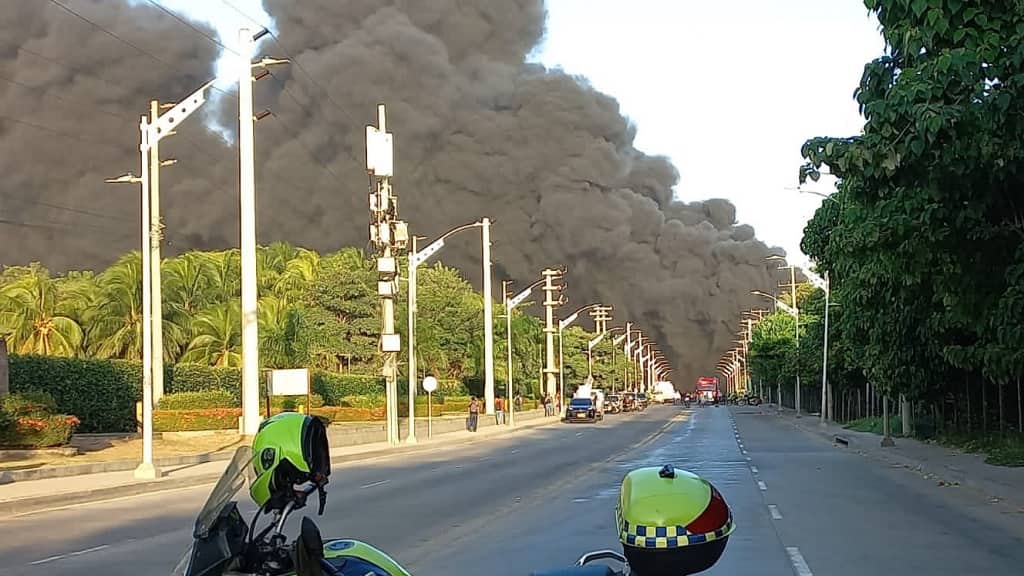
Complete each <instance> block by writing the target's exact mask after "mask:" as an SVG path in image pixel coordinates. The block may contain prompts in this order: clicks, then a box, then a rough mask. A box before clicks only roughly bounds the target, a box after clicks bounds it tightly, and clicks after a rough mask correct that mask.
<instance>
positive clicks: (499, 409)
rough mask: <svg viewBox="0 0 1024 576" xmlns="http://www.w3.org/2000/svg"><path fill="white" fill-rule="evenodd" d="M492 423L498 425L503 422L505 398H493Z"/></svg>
mask: <svg viewBox="0 0 1024 576" xmlns="http://www.w3.org/2000/svg"><path fill="white" fill-rule="evenodd" d="M494 423H495V424H497V425H498V426H501V425H502V424H504V423H505V399H504V398H502V397H500V396H499V397H497V398H495V399H494Z"/></svg>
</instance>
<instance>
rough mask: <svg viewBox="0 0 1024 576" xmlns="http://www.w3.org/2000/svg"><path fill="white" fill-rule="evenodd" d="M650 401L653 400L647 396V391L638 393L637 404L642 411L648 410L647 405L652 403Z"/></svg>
mask: <svg viewBox="0 0 1024 576" xmlns="http://www.w3.org/2000/svg"><path fill="white" fill-rule="evenodd" d="M650 403H651V401H650V399H649V398H648V397H647V394H646V393H645V392H637V393H636V404H637V406H638V407H639V409H640V410H641V411H644V410H647V407H648V406H649V405H650Z"/></svg>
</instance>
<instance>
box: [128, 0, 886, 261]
mask: <svg viewBox="0 0 1024 576" xmlns="http://www.w3.org/2000/svg"><path fill="white" fill-rule="evenodd" d="M134 1H141V0H134ZM231 1H232V3H233V4H234V5H236V6H237V7H238V8H239V9H240V10H242V11H244V12H246V13H247V14H249V15H251V16H252V17H253V18H255V19H256V20H259V21H260V22H264V23H271V19H270V17H269V16H268V15H267V14H266V12H264V10H263V7H262V2H261V1H260V0H231ZM161 2H162V3H163V4H164V5H165V6H167V7H168V8H171V9H174V10H181V11H183V12H187V13H188V14H190V15H191V16H192V17H193V18H196V19H197V20H203V21H206V22H209V23H210V24H211V25H212V26H213V27H215V28H216V29H217V30H218V32H219V33H220V36H221V40H222V41H223V42H224V43H225V44H226V45H228V46H233V45H234V44H235V43H236V35H237V30H238V28H239V27H240V26H243V25H244V26H252V25H253V24H252V22H250V21H248V20H246V19H244V18H243V17H241V16H240V15H239V14H238V13H236V12H235V11H233V10H231V9H230V8H228V7H227V6H226V5H225V4H224V3H223V2H213V1H209V0H161ZM547 3H548V12H549V20H548V26H547V38H546V40H545V43H544V45H543V46H541V47H539V48H538V50H537V51H536V54H535V58H536V59H537V60H538V61H540V62H543V63H544V64H545V65H547V66H550V67H560V68H563V69H564V70H566V71H567V72H570V73H573V74H579V75H583V76H586V77H587V78H589V79H590V81H591V83H592V84H593V85H594V86H595V87H597V88H598V89H600V90H601V91H603V92H606V93H608V94H611V95H613V96H615V97H616V98H618V99H619V101H620V103H621V104H622V108H623V110H624V111H625V113H626V114H627V115H628V116H629V117H630V118H631V119H632V120H633V121H634V122H635V123H636V125H637V128H638V137H637V146H638V147H639V148H640V149H641V150H644V151H645V152H648V153H651V154H663V155H666V156H668V157H670V158H671V159H672V160H673V161H674V163H675V164H676V166H677V167H678V169H679V171H680V173H681V175H682V177H681V181H680V184H679V186H678V187H677V188H676V196H677V197H678V198H679V199H681V200H686V201H689V200H696V199H704V198H711V197H724V198H728V199H730V200H732V201H733V203H735V204H736V206H737V218H738V219H739V220H740V221H741V222H744V223H748V224H751V225H753V226H754V227H755V229H756V230H757V234H758V237H760V238H761V239H762V240H764V241H765V242H766V243H768V244H769V245H778V246H782V247H783V248H785V249H786V251H787V252H788V253H789V254H790V256H791V257H793V258H792V259H793V260H796V261H799V262H801V263H802V262H804V261H805V260H804V258H803V257H802V256H798V255H799V245H800V236H801V234H802V231H803V226H804V223H805V222H806V221H807V219H808V218H810V216H811V215H812V214H813V213H814V210H815V208H817V206H818V204H819V203H820V202H821V201H822V199H821V198H820V197H817V196H812V195H809V194H799V193H797V192H795V191H792V190H786V187H794V186H796V185H797V178H796V175H797V169H798V168H799V166H800V163H801V158H800V145H801V144H802V143H803V142H804V140H806V139H807V138H808V137H812V136H822V135H830V136H831V135H835V136H839V135H851V134H856V133H857V132H859V130H860V128H861V125H862V119H861V118H860V116H859V114H858V112H857V106H856V103H855V102H854V101H853V90H854V88H855V87H856V85H857V81H858V80H859V78H860V74H861V70H862V68H863V66H864V64H865V63H866V62H867V61H869V60H871V59H872V58H874V57H876V56H878V55H880V54H881V53H882V47H883V43H882V39H881V36H880V35H879V33H878V27H877V22H876V21H875V20H874V18H873V17H869V15H868V13H867V10H866V9H865V8H864V4H863V2H862V0H771V1H766V0H714V1H710V2H709V1H702V2H696V1H693V0H630V1H629V2H623V1H622V0H547ZM221 64H224V62H223V60H222V62H221ZM807 188H808V189H811V190H817V191H822V192H828V191H830V190H831V185H830V184H828V183H824V182H822V183H818V184H812V185H809V186H808V187H807Z"/></svg>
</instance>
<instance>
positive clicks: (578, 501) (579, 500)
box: [572, 498, 590, 504]
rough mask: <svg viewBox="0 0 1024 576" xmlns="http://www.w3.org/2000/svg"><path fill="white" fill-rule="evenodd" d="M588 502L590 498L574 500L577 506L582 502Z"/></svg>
mask: <svg viewBox="0 0 1024 576" xmlns="http://www.w3.org/2000/svg"><path fill="white" fill-rule="evenodd" d="M587 500H590V498H573V499H572V501H573V503H575V504H579V503H581V502H586V501H587Z"/></svg>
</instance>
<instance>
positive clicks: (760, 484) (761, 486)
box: [757, 480, 768, 492]
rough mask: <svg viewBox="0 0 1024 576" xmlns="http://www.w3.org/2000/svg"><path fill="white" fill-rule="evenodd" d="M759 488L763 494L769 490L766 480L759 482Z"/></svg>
mask: <svg viewBox="0 0 1024 576" xmlns="http://www.w3.org/2000/svg"><path fill="white" fill-rule="evenodd" d="M757 487H758V488H760V489H761V491H762V492H764V491H765V490H767V489H768V485H766V484H765V483H764V480H758V481H757Z"/></svg>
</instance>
